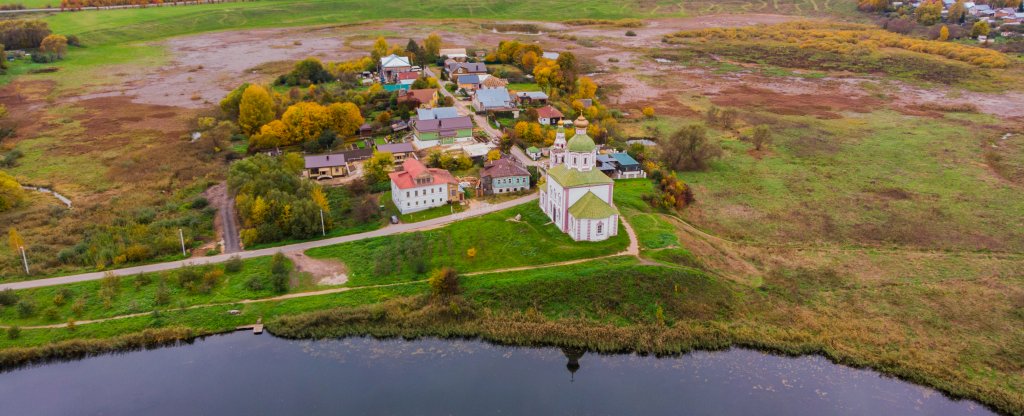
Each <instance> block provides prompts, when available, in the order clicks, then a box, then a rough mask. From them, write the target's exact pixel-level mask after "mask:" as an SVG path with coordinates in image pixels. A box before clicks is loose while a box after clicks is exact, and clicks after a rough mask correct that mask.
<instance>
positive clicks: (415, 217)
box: [380, 191, 466, 223]
mask: <svg viewBox="0 0 1024 416" xmlns="http://www.w3.org/2000/svg"><path fill="white" fill-rule="evenodd" d="M380 201H381V204H383V205H384V212H386V213H387V215H386V218H385V219H388V218H391V216H392V215H397V216H398V219H399V221H401V222H405V223H410V222H420V221H426V220H431V219H434V218H440V217H444V216H446V215H452V214H453V213H457V212H462V211H464V210H465V209H466V208H465V207H464V206H462V205H459V204H445V205H442V206H439V207H434V208H430V209H426V210H423V211H419V212H412V213H408V214H402V213H401V212H399V211H398V207H396V206H395V201H393V200H392V199H391V191H387V192H384V193H383V194H381V197H380Z"/></svg>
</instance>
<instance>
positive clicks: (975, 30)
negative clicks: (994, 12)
mask: <svg viewBox="0 0 1024 416" xmlns="http://www.w3.org/2000/svg"><path fill="white" fill-rule="evenodd" d="M991 30H992V28H991V27H990V26H989V25H988V22H985V21H977V22H974V26H971V37H974V38H976V37H978V36H988V32H989V31H991Z"/></svg>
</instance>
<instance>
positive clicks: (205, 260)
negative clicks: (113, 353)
mask: <svg viewBox="0 0 1024 416" xmlns="http://www.w3.org/2000/svg"><path fill="white" fill-rule="evenodd" d="M537 198H539V195H538V194H531V195H527V196H523V197H520V198H516V199H513V200H510V201H505V202H501V203H498V204H493V205H488V206H484V207H481V208H477V209H473V210H469V211H465V212H460V213H457V214H453V215H448V216H444V217H440V218H434V219H429V220H426V221H420V222H414V223H408V224H395V225H390V226H387V227H384V228H381V229H379V230H373V231H368V232H365V233H359V234H352V235H346V236H341V237H334V238H328V239H324V240H316V241H306V242H302V243H295V244H289V245H286V246H280V247H271V248H263V249H259V250H250V251H243V252H241V253H234V254H219V255H216V256H209V257H196V258H190V259H186V260H179V261H170V262H166V263H154V264H145V265H142V266H134V267H126V268H123V269H116V270H107V271H102V272H93V273H82V274H75V275H70V276H60V277H51V278H48V279H38V280H26V281H23V282H12V283H4V284H0V290H5V289H14V290H19V289H30V288H34V287H46V286H56V285H63V284H68V283H77V282H86V281H90V280H98V279H102V278H103V276H104V275H105V274H107V273H113V274H115V275H117V276H128V275H134V274H139V273H152V272H161V271H166V270H173V269H177V268H181V267H183V266H187V265H204V264H216V263H223V262H225V261H227V260H228V259H230V258H231V257H233V256H238V257H241V258H243V259H250V258H254V257H262V256H270V255H273V254H275V253H277V252H281V253H289V252H295V251H306V250H309V249H311V248H316V247H324V246H331V245H335V244H341V243H348V242H352V241H358V240H363V239H367V238H374V237H381V236H385V235H393V234H401V233H409V232H414V231H424V230H429V229H432V228H437V227H441V226H444V225H448V224H451V223H453V222H456V221H460V220H464V219H468V218H473V217H479V216H481V215H485V214H490V213H492V212H496V211H501V210H503V209H507V208H512V207H514V206H516V205H520V204H524V203H527V202H530V201H535V200H537Z"/></svg>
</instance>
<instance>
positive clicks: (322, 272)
mask: <svg viewBox="0 0 1024 416" xmlns="http://www.w3.org/2000/svg"><path fill="white" fill-rule="evenodd" d="M285 255H286V256H287V257H288V258H289V259H291V261H292V263H293V264H294V265H295V271H297V272H300V273H309V274H310V275H311V276H312V277H313V281H314V282H316V284H318V285H341V284H345V282H348V268H346V267H345V265H344V264H342V263H341V262H339V261H335V260H324V259H314V258H312V257H309V256H307V255H305V254H304V253H301V252H291V253H288V254H285Z"/></svg>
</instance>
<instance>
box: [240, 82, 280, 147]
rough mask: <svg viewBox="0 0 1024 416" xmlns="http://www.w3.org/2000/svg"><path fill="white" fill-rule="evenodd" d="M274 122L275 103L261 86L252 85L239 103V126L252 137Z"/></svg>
mask: <svg viewBox="0 0 1024 416" xmlns="http://www.w3.org/2000/svg"><path fill="white" fill-rule="evenodd" d="M273 120H274V101H273V100H271V99H270V94H269V93H268V92H267V90H266V89H265V88H263V87H261V86H259V85H250V86H249V87H248V88H246V89H245V92H243V93H242V99H241V100H240V101H239V103H238V126H239V127H241V128H242V132H243V133H245V134H246V135H252V134H254V133H256V132H257V131H259V129H260V127H263V125H264V124H267V123H269V122H271V121H273Z"/></svg>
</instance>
